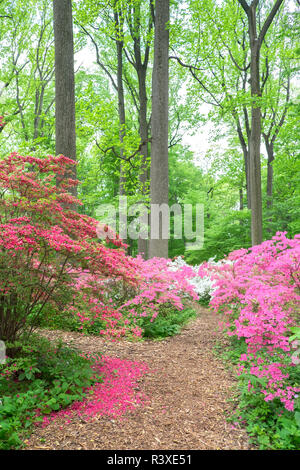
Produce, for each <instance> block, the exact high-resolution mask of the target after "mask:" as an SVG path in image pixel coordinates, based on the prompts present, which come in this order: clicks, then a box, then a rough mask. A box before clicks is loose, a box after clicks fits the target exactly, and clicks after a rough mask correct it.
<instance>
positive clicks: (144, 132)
mask: <svg viewBox="0 0 300 470" xmlns="http://www.w3.org/2000/svg"><path fill="white" fill-rule="evenodd" d="M146 70H147V69H146V68H145V67H141V68H139V69H138V70H137V73H138V81H139V104H140V109H139V134H140V139H141V142H142V147H141V155H142V165H141V173H140V176H139V180H140V185H141V191H142V193H143V194H144V195H147V194H148V192H149V187H148V185H149V171H148V154H149V153H148V122H147V90H146ZM148 245H149V243H148V240H146V239H143V238H139V239H138V254H140V255H142V256H143V258H144V259H147V258H148V250H149V247H148Z"/></svg>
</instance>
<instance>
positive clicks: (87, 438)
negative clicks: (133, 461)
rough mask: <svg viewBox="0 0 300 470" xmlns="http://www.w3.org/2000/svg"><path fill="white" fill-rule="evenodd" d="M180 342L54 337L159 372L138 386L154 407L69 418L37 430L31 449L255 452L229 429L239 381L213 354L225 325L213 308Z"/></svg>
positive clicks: (242, 435)
mask: <svg viewBox="0 0 300 470" xmlns="http://www.w3.org/2000/svg"><path fill="white" fill-rule="evenodd" d="M198 314H199V315H198V316H197V318H196V319H195V320H194V321H192V322H191V323H190V324H189V325H188V326H187V327H186V328H185V329H184V330H183V331H182V333H181V334H180V335H177V336H174V337H172V338H169V339H167V340H164V341H145V342H137V343H131V342H127V341H122V342H120V343H118V342H117V343H116V342H108V341H106V340H103V339H102V338H98V337H94V336H82V335H80V334H77V333H66V332H58V331H47V332H44V333H43V334H44V335H45V336H47V337H48V338H49V339H57V338H58V337H61V338H62V339H63V340H64V341H65V342H67V343H72V341H73V344H76V345H77V346H78V347H79V348H80V349H81V350H82V351H86V352H87V351H89V352H99V351H101V352H102V353H103V354H104V355H105V356H111V357H118V358H120V359H127V360H132V361H140V362H146V363H147V364H148V365H149V367H150V369H151V370H153V369H154V370H155V372H152V373H150V374H147V375H145V376H144V377H143V378H142V379H141V380H140V381H139V384H138V387H139V389H140V391H141V392H143V393H145V394H146V395H147V396H148V397H149V399H150V400H149V402H148V403H146V404H145V405H144V406H139V407H138V408H137V409H136V411H134V412H128V413H127V415H126V416H125V419H124V420H123V421H122V422H121V423H119V422H118V420H117V419H112V418H111V417H108V416H99V417H97V418H96V419H93V420H92V421H88V422H84V421H83V420H82V419H81V418H80V417H79V416H75V417H74V418H72V419H71V422H70V423H68V424H67V425H66V424H64V421H61V418H60V419H58V420H56V421H54V422H52V423H51V424H49V425H48V426H47V427H46V428H36V429H35V430H34V433H33V434H32V436H31V437H30V439H28V440H27V441H26V442H27V447H26V448H27V449H32V450H33V449H53V450H58V449H60V450H62V449H97V450H104V449H105V450H124V449H128V450H134V449H137V450H142V449H148V450H154V449H155V450H157V449H164V450H177V449H182V450H202V449H207V450H218V449H221V450H225V449H226V450H227V449H249V448H250V446H249V444H248V437H247V435H246V433H245V432H244V431H243V430H242V429H240V428H239V427H237V428H235V429H233V428H232V425H231V424H230V423H228V422H226V417H225V412H229V413H230V411H231V410H232V407H233V404H230V403H228V399H230V398H232V397H233V393H234V392H233V390H232V388H233V386H234V384H235V382H234V378H233V376H232V375H231V374H230V372H228V371H227V370H226V369H225V367H224V366H223V364H222V362H221V360H219V359H218V358H217V357H216V356H215V355H214V354H213V352H212V348H213V346H214V344H215V340H216V336H217V337H218V333H215V331H216V327H217V321H218V319H217V318H215V317H214V316H213V314H212V313H211V312H209V310H208V309H204V308H201V307H199V308H198Z"/></svg>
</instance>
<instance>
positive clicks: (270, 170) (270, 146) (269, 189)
mask: <svg viewBox="0 0 300 470" xmlns="http://www.w3.org/2000/svg"><path fill="white" fill-rule="evenodd" d="M265 143H266V149H267V155H268V166H267V208H268V209H271V207H272V204H273V201H272V198H273V161H274V146H273V144H272V143H270V142H268V141H266V142H265Z"/></svg>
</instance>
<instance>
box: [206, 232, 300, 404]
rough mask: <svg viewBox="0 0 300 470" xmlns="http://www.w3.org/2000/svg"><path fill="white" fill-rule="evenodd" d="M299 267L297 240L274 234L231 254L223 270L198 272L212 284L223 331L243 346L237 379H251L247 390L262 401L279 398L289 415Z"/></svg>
mask: <svg viewBox="0 0 300 470" xmlns="http://www.w3.org/2000/svg"><path fill="white" fill-rule="evenodd" d="M228 261H229V262H228ZM299 266H300V235H296V236H295V238H294V239H292V240H289V239H287V238H286V232H284V233H280V232H278V233H277V234H276V236H274V237H273V238H272V239H271V240H268V241H265V242H263V243H262V244H261V245H257V246H254V247H252V248H250V249H249V250H246V249H241V250H238V251H234V252H232V253H231V254H230V255H229V256H228V259H227V260H226V263H224V264H223V265H221V266H211V267H210V266H208V265H206V266H203V267H202V271H203V269H204V271H205V272H206V273H207V270H209V271H210V272H211V277H212V279H213V280H214V281H215V287H216V290H215V292H214V294H213V298H212V300H211V306H212V307H213V309H214V310H215V311H216V312H221V313H222V314H223V318H224V322H223V327H224V328H225V329H226V331H227V333H228V334H229V335H231V336H236V337H238V338H244V340H245V343H246V345H247V352H246V353H245V354H242V355H241V357H240V364H239V373H240V374H245V375H246V376H248V377H249V384H248V390H250V391H251V390H252V389H253V392H254V393H255V390H254V389H255V388H256V387H257V386H258V387H259V389H260V391H261V392H262V393H263V394H264V399H265V401H271V400H274V399H276V398H277V399H279V400H280V401H281V402H282V403H283V404H284V406H285V408H286V409H287V410H290V411H292V410H293V409H294V401H295V398H296V397H297V396H298V395H297V394H298V392H299V391H300V388H299V383H298V384H297V383H293V382H295V381H294V380H292V379H291V375H293V376H294V377H295V374H294V373H293V372H294V370H295V368H296V367H297V364H296V363H295V361H293V353H294V350H293V347H292V344H291V342H290V341H289V336H290V328H291V327H295V326H297V324H298V326H299V310H298V306H299V299H300V297H299V287H300V282H299V281H300V280H299ZM204 271H203V273H202V274H204ZM296 362H297V361H296ZM254 384H255V386H254Z"/></svg>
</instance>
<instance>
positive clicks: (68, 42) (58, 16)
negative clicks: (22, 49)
mask: <svg viewBox="0 0 300 470" xmlns="http://www.w3.org/2000/svg"><path fill="white" fill-rule="evenodd" d="M53 24H54V43H55V136H56V141H55V153H56V155H60V154H62V155H65V156H66V157H68V158H71V159H72V160H76V131H75V80H74V45H73V20H72V2H71V0H53ZM71 176H72V178H74V179H76V167H75V166H74V167H73V169H72V175H71ZM62 180H63V178H62V179H61V180H59V181H58V182H57V184H58V185H59V184H60V182H61V181H62ZM70 192H71V193H72V194H73V195H74V196H76V195H77V188H76V187H73V188H72V190H70Z"/></svg>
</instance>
